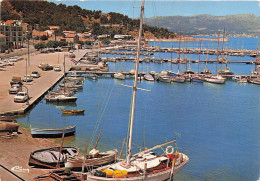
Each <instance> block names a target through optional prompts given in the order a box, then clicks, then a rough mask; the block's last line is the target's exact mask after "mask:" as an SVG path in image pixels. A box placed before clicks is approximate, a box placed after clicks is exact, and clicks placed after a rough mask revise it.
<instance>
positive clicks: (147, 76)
mask: <svg viewBox="0 0 260 181" xmlns="http://www.w3.org/2000/svg"><path fill="white" fill-rule="evenodd" d="M144 79H145V80H147V81H154V78H153V76H152V75H151V74H145V75H144Z"/></svg>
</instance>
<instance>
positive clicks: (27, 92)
mask: <svg viewBox="0 0 260 181" xmlns="http://www.w3.org/2000/svg"><path fill="white" fill-rule="evenodd" d="M23 87H24V88H25V89H26V94H27V96H28V99H27V100H26V105H29V91H28V88H27V87H26V86H25V85H23Z"/></svg>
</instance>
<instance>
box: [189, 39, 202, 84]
mask: <svg viewBox="0 0 260 181" xmlns="http://www.w3.org/2000/svg"><path fill="white" fill-rule="evenodd" d="M200 52H201V42H200ZM200 55H201V53H200V54H199V64H198V74H197V75H194V76H192V78H191V81H192V82H199V83H203V82H204V77H202V76H200V75H199V72H200Z"/></svg>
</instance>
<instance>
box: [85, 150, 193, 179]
mask: <svg viewBox="0 0 260 181" xmlns="http://www.w3.org/2000/svg"><path fill="white" fill-rule="evenodd" d="M183 155H184V154H183ZM184 158H185V161H183V162H182V163H181V164H180V165H178V166H175V167H174V169H173V171H172V169H171V167H168V168H165V169H163V170H161V171H159V172H157V173H155V172H152V173H150V174H149V173H148V174H147V175H139V176H135V177H125V178H107V177H98V176H94V175H93V174H92V172H89V173H88V176H87V177H88V181H108V180H110V181H114V180H115V181H121V180H124V181H143V180H146V181H163V180H168V179H169V178H170V177H171V176H174V175H175V174H177V173H178V172H179V171H180V169H181V168H182V167H183V166H184V165H185V164H186V163H187V162H188V161H189V158H188V156H187V155H184ZM102 168H106V166H105V167H101V168H100V169H102ZM171 174H172V175H171Z"/></svg>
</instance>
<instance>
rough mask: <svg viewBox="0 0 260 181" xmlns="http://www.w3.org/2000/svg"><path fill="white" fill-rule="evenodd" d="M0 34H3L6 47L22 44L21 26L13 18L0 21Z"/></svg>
mask: <svg viewBox="0 0 260 181" xmlns="http://www.w3.org/2000/svg"><path fill="white" fill-rule="evenodd" d="M0 34H2V35H4V36H5V43H6V45H8V47H12V46H22V44H23V28H22V26H20V24H19V22H17V21H15V20H8V21H7V22H4V23H3V22H1V23H0Z"/></svg>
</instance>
